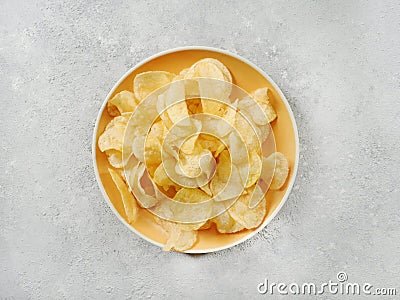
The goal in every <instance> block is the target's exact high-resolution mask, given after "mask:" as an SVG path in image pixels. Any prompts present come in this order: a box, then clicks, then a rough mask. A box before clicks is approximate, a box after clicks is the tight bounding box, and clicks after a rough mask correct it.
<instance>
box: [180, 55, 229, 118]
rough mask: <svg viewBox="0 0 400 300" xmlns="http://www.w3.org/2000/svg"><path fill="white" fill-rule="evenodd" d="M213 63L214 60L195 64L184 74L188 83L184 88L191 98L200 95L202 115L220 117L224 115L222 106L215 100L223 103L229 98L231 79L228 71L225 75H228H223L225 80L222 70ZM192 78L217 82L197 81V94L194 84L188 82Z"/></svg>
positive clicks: (205, 60)
mask: <svg viewBox="0 0 400 300" xmlns="http://www.w3.org/2000/svg"><path fill="white" fill-rule="evenodd" d="M214 61H216V60H214V59H208V60H207V59H204V60H200V61H198V62H196V63H195V64H193V65H192V66H191V67H190V69H189V70H188V71H187V72H186V74H185V77H184V78H185V79H187V80H189V81H188V83H190V86H189V87H188V83H187V84H186V88H187V89H189V90H190V92H189V94H193V96H197V95H200V97H201V105H202V111H203V112H204V113H210V114H214V115H218V116H222V115H223V114H224V113H225V110H224V106H223V104H221V103H219V102H217V101H215V100H219V101H225V100H226V99H227V98H228V97H229V95H230V93H231V90H232V86H231V84H230V82H231V81H232V78H231V76H230V73H229V71H228V73H227V74H229V75H227V74H226V75H225V76H227V77H228V78H225V76H224V73H223V71H222V69H220V68H219V66H217V65H216V64H215V62H214ZM221 65H222V64H221ZM225 69H226V68H225ZM194 78H209V79H217V80H201V79H200V80H197V84H198V93H197V91H196V88H197V87H196V82H193V81H190V79H194ZM229 79H230V81H229ZM227 81H228V83H227ZM186 94H188V93H186Z"/></svg>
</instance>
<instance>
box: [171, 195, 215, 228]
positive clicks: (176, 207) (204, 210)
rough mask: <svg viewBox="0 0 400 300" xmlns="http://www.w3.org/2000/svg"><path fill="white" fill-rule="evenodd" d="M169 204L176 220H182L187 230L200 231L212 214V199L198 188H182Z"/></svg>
mask: <svg viewBox="0 0 400 300" xmlns="http://www.w3.org/2000/svg"><path fill="white" fill-rule="evenodd" d="M173 199H174V200H175V202H171V203H169V205H170V209H171V211H172V213H173V216H174V220H182V221H185V222H186V223H185V224H184V225H185V226H187V228H190V229H193V230H197V229H199V228H200V227H201V226H202V225H203V224H204V223H205V222H206V221H207V220H208V219H209V218H210V217H211V214H212V209H213V207H212V204H213V202H212V201H211V197H210V196H209V195H207V194H206V193H205V192H203V191H202V190H200V189H197V188H182V189H180V190H179V191H178V192H177V193H176V195H175V197H174V198H173ZM182 203H185V204H187V205H182Z"/></svg>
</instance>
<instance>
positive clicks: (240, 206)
mask: <svg viewBox="0 0 400 300" xmlns="http://www.w3.org/2000/svg"><path fill="white" fill-rule="evenodd" d="M253 198H255V199H257V200H256V201H255V202H258V204H257V205H256V206H255V207H253V208H251V202H252V199H253ZM259 200H261V201H259ZM228 212H229V215H230V216H231V217H232V218H233V219H234V220H235V221H236V222H238V223H239V224H241V225H243V226H244V227H245V228H247V229H251V228H255V227H257V226H259V225H260V224H261V222H262V221H263V219H264V216H265V213H266V200H265V198H264V193H263V192H262V190H261V188H260V187H259V186H258V185H256V186H254V187H252V188H251V189H250V190H249V192H248V193H247V194H245V195H244V194H243V195H242V196H240V197H239V199H238V200H237V201H236V202H235V203H234V204H233V205H232V206H231V207H230V208H229V209H228Z"/></svg>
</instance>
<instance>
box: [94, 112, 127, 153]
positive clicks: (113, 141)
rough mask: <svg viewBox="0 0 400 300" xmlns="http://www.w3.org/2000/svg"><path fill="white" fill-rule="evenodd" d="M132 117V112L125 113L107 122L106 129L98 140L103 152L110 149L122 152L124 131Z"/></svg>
mask: <svg viewBox="0 0 400 300" xmlns="http://www.w3.org/2000/svg"><path fill="white" fill-rule="evenodd" d="M130 117H131V114H130V113H124V114H122V115H121V116H118V117H115V118H114V119H112V120H111V122H110V123H108V124H107V126H106V129H105V130H104V132H103V133H102V134H101V136H100V137H99V141H98V145H99V149H100V151H101V152H104V151H106V150H110V149H114V150H118V151H120V152H122V143H123V140H124V133H125V129H126V125H127V123H128V121H129V118H130Z"/></svg>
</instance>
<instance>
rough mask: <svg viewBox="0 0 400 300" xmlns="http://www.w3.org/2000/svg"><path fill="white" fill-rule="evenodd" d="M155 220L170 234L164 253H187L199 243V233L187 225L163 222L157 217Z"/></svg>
mask: <svg viewBox="0 0 400 300" xmlns="http://www.w3.org/2000/svg"><path fill="white" fill-rule="evenodd" d="M155 220H156V221H157V223H158V224H160V225H161V227H162V228H163V229H164V231H166V233H167V234H168V238H167V242H166V243H165V245H164V247H163V250H164V251H170V250H175V251H185V250H187V249H190V248H191V247H192V246H193V245H194V243H196V241H197V231H196V230H191V229H189V228H187V227H185V225H182V224H178V223H175V222H171V221H166V220H162V219H160V218H157V217H155Z"/></svg>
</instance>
